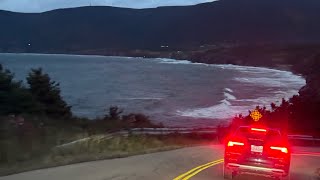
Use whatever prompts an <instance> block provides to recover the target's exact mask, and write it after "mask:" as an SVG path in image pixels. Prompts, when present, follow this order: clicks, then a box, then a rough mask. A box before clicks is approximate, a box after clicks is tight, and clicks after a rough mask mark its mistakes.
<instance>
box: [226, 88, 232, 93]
mask: <svg viewBox="0 0 320 180" xmlns="http://www.w3.org/2000/svg"><path fill="white" fill-rule="evenodd" d="M224 90H225V91H227V92H229V93H233V90H232V89H230V88H224Z"/></svg>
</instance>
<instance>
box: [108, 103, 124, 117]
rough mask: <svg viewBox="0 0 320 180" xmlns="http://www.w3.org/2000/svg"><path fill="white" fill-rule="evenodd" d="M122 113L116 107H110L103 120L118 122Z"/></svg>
mask: <svg viewBox="0 0 320 180" xmlns="http://www.w3.org/2000/svg"><path fill="white" fill-rule="evenodd" d="M122 113H123V110H122V109H120V108H119V107H118V106H111V107H110V108H109V114H108V115H106V116H105V118H104V119H111V120H120V115H121V114H122Z"/></svg>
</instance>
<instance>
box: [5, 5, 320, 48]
mask: <svg viewBox="0 0 320 180" xmlns="http://www.w3.org/2000/svg"><path fill="white" fill-rule="evenodd" d="M319 9H320V1H319V0H219V1H215V2H211V3H204V4H199V5H195V6H185V7H161V8H153V9H128V8H115V7H82V8H71V9H60V10H54V11H49V12H45V13H30V14H24V13H13V12H7V11H0V24H1V28H0V52H61V53H65V52H75V51H82V50H91V49H109V50H113V49H122V50H132V49H151V50H161V49H162V48H161V46H169V48H170V49H183V48H192V47H199V46H201V45H204V44H215V43H224V42H228V43H287V42H310V43H314V42H320V33H319V32H320V23H319V19H320V11H319Z"/></svg>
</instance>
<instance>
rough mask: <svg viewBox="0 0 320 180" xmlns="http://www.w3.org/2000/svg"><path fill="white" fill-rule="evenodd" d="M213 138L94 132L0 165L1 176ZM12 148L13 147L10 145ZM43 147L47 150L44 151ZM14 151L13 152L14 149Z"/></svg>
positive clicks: (167, 148)
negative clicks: (98, 133)
mask: <svg viewBox="0 0 320 180" xmlns="http://www.w3.org/2000/svg"><path fill="white" fill-rule="evenodd" d="M209 142H211V143H212V140H208V139H207V140H201V139H200V138H199V137H197V136H185V135H177V134H175V135H166V136H164V135H160V136H159V135H158V136H150V135H129V136H122V135H115V136H110V135H94V136H90V137H85V138H83V137H82V138H80V139H79V140H76V141H69V142H66V143H63V144H60V145H58V146H55V147H53V148H50V149H42V152H41V154H43V155H42V156H39V155H38V156H30V155H28V156H29V157H27V158H25V159H23V160H21V161H19V160H18V161H13V162H12V163H6V164H1V165H0V176H3V175H8V174H14V173H18V172H24V171H30V170H35V169H41V168H48V167H55V166H61V165H68V164H73V163H80V162H86V161H95V160H103V159H111V158H121V157H128V156H132V155H138V154H145V153H153V152H159V151H166V150H172V149H177V148H181V147H186V146H193V145H198V144H207V143H209ZM12 148H13V147H12ZM45 150H46V153H44V152H43V151H45ZM13 153H16V152H13Z"/></svg>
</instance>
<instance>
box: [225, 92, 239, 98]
mask: <svg viewBox="0 0 320 180" xmlns="http://www.w3.org/2000/svg"><path fill="white" fill-rule="evenodd" d="M224 97H225V98H226V99H227V100H236V99H237V98H236V97H235V96H233V95H232V94H229V93H227V92H225V93H224Z"/></svg>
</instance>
